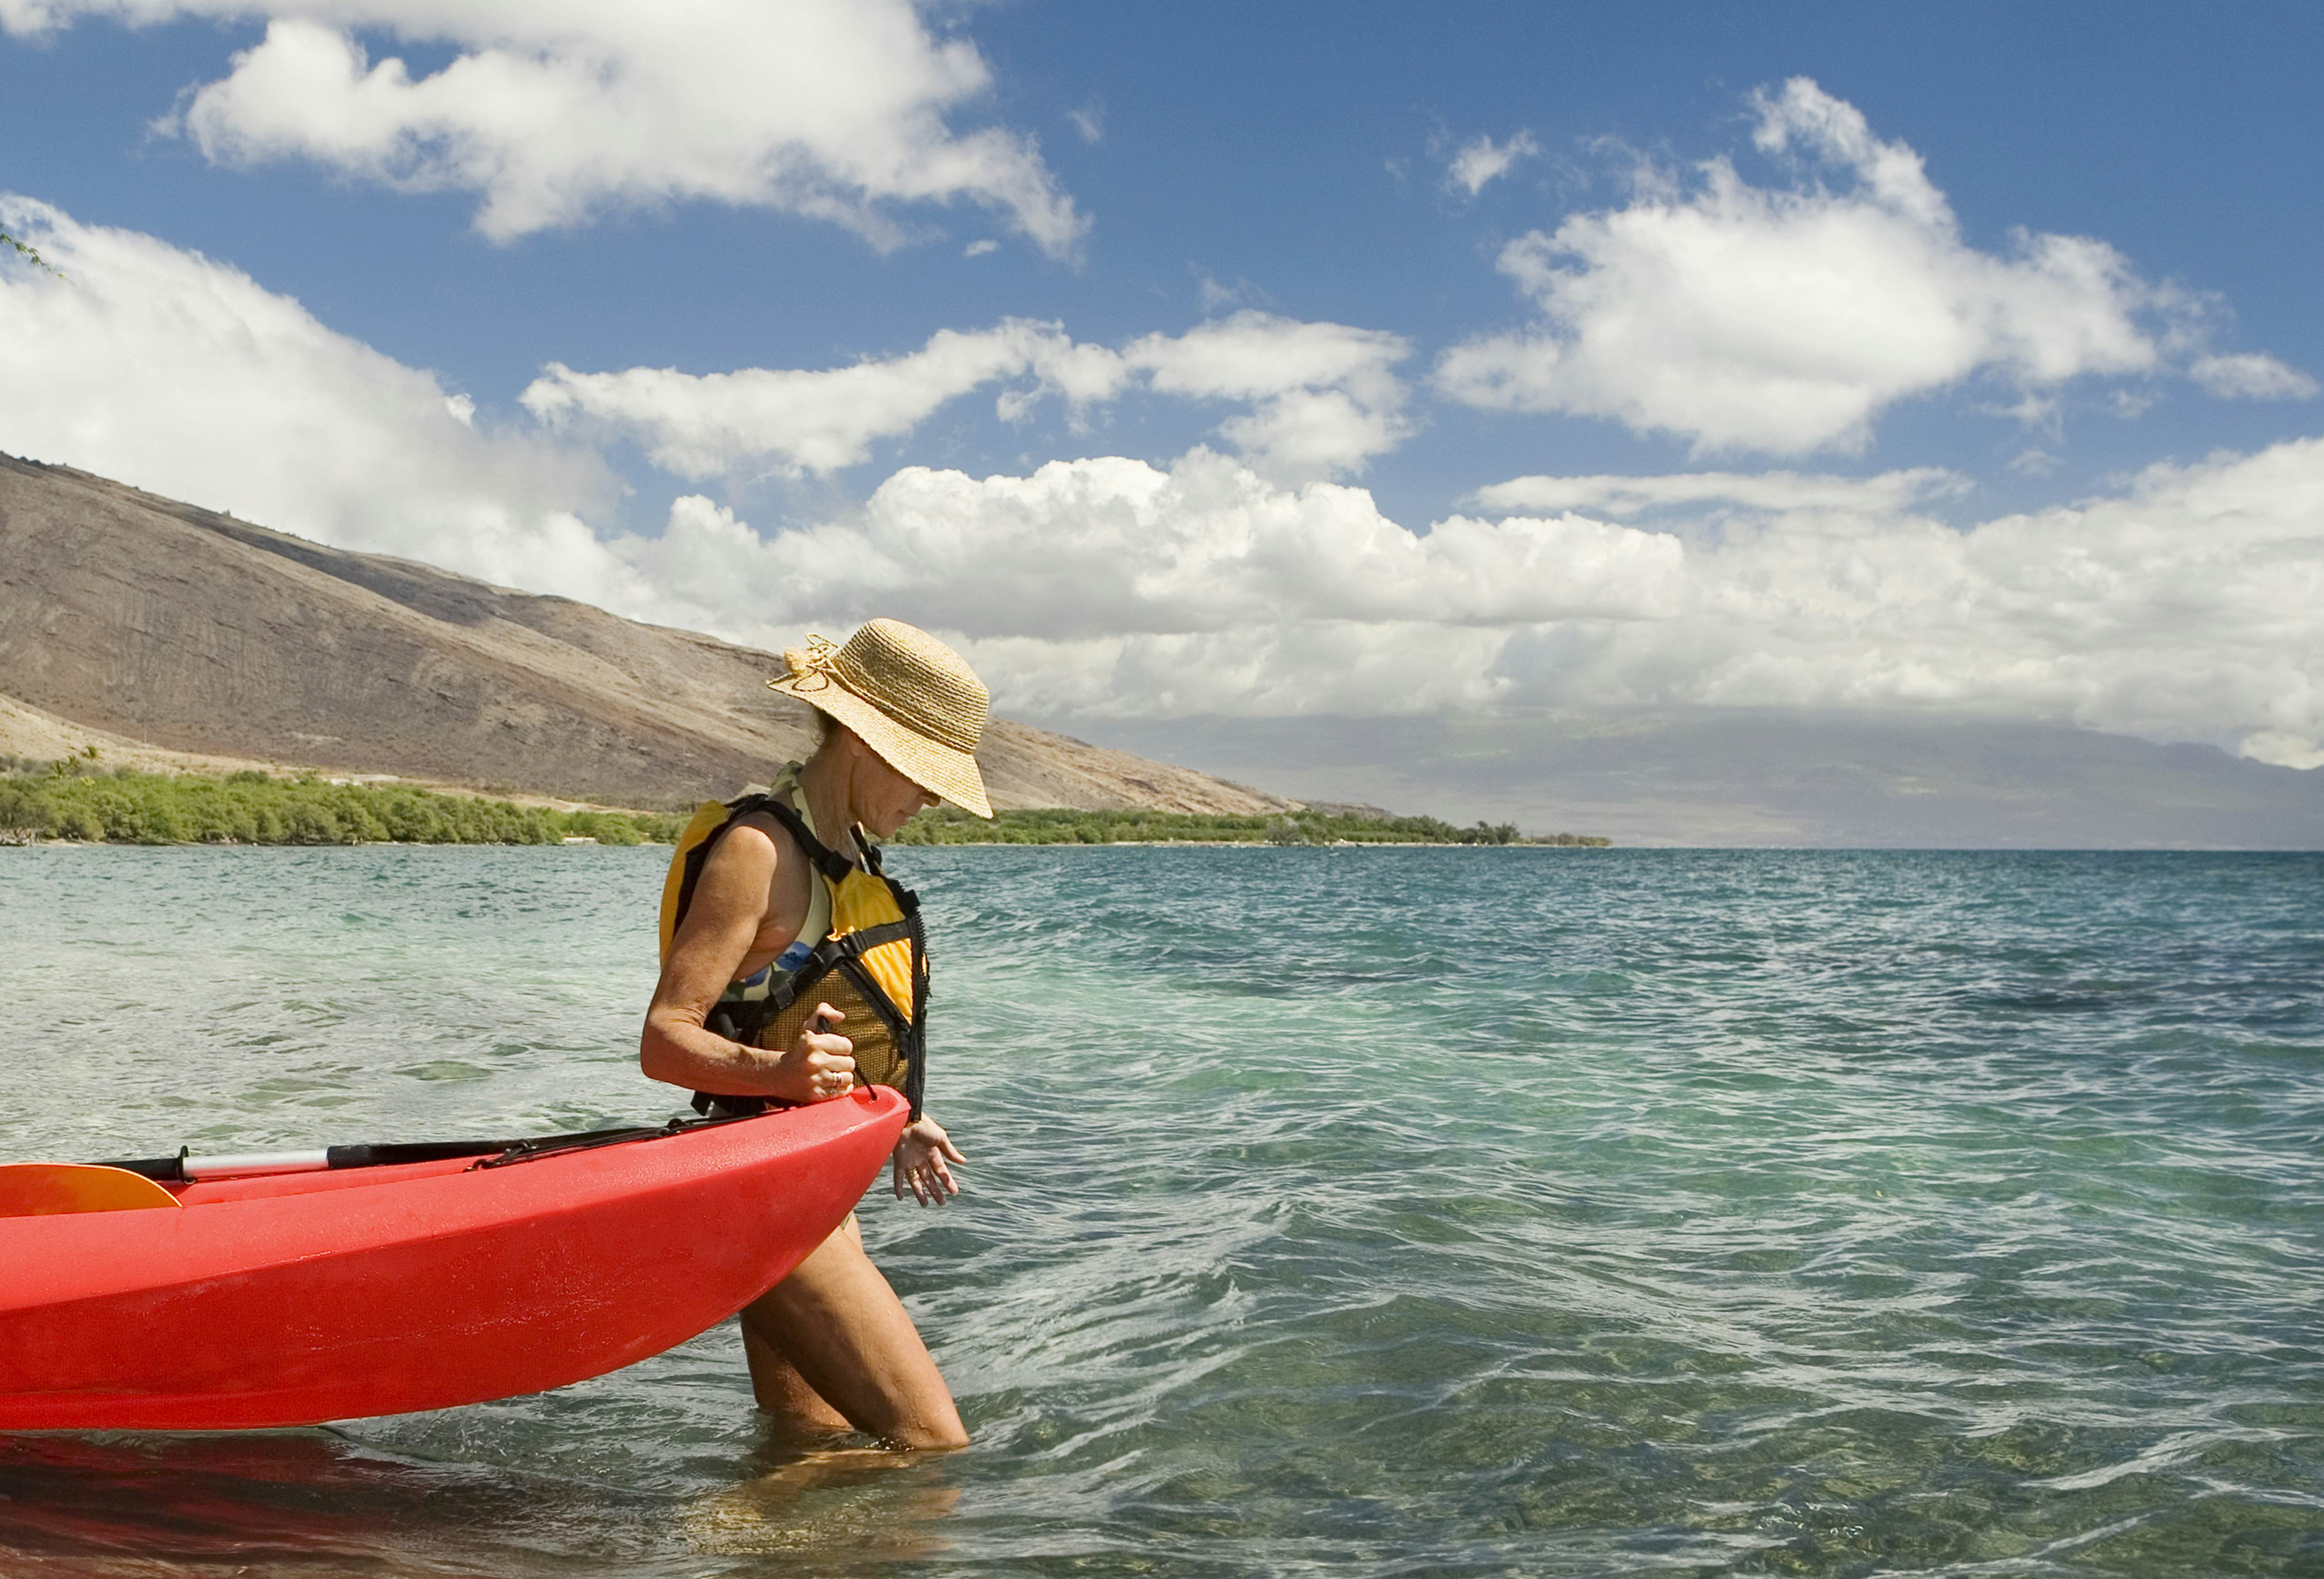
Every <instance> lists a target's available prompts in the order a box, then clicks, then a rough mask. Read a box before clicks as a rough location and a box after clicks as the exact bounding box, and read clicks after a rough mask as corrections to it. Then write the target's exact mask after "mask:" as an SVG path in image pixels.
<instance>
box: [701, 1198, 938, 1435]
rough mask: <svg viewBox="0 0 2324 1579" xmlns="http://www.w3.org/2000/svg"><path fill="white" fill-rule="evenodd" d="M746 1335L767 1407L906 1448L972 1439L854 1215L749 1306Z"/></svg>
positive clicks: (744, 1316)
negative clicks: (865, 1244) (871, 1254)
mask: <svg viewBox="0 0 2324 1579" xmlns="http://www.w3.org/2000/svg"><path fill="white" fill-rule="evenodd" d="M742 1341H743V1347H744V1350H745V1352H746V1353H748V1354H749V1355H750V1360H751V1382H752V1388H753V1390H755V1391H756V1392H757V1394H758V1398H759V1403H760V1406H761V1408H766V1409H770V1410H772V1411H773V1412H775V1413H777V1414H781V1415H786V1416H788V1417H790V1418H792V1419H793V1420H796V1421H798V1422H799V1423H801V1424H806V1425H815V1426H828V1427H837V1426H841V1425H848V1426H853V1427H855V1428H856V1429H857V1430H859V1431H866V1432H869V1433H870V1434H871V1435H872V1436H884V1437H886V1438H887V1439H888V1440H890V1441H891V1442H899V1443H901V1444H902V1445H905V1446H906V1447H964V1446H966V1445H968V1432H967V1430H966V1429H965V1428H964V1427H963V1426H962V1425H961V1423H960V1411H959V1410H958V1409H957V1408H954V1406H953V1401H952V1390H951V1389H949V1388H947V1387H946V1386H945V1380H944V1377H943V1376H942V1375H940V1374H939V1373H938V1372H937V1371H936V1362H935V1361H934V1360H932V1359H930V1358H929V1357H928V1351H927V1344H923V1343H921V1342H920V1334H919V1329H918V1328H917V1327H915V1326H914V1325H912V1318H911V1316H908V1314H906V1312H905V1310H904V1304H903V1301H902V1300H900V1299H898V1298H897V1297H896V1291H895V1289H893V1288H890V1287H889V1286H888V1279H885V1278H883V1277H881V1275H880V1269H879V1268H877V1267H875V1266H873V1265H872V1264H871V1257H869V1256H867V1255H865V1254H864V1253H863V1237H862V1232H861V1231H860V1230H859V1229H858V1228H857V1227H856V1226H855V1219H854V1218H853V1217H852V1216H851V1217H849V1218H848V1220H847V1222H846V1223H845V1224H844V1226H842V1227H841V1228H840V1229H839V1230H838V1231H837V1232H836V1233H834V1234H832V1236H831V1237H830V1238H829V1239H826V1240H825V1241H824V1242H822V1243H821V1244H819V1245H817V1246H816V1248H815V1250H814V1251H812V1252H811V1253H810V1254H809V1255H808V1256H807V1260H803V1261H801V1262H800V1263H799V1264H798V1268H797V1269H796V1270H793V1271H792V1273H791V1275H790V1276H789V1277H788V1278H785V1279H783V1280H782V1281H781V1282H779V1283H778V1284H776V1285H775V1287H774V1288H771V1289H770V1290H769V1291H768V1292H766V1293H765V1294H762V1295H761V1296H760V1297H758V1298H757V1299H755V1300H753V1301H752V1303H751V1304H750V1305H749V1306H748V1307H745V1308H744V1310H743V1312H742Z"/></svg>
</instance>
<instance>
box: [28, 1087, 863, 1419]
mask: <svg viewBox="0 0 2324 1579" xmlns="http://www.w3.org/2000/svg"><path fill="white" fill-rule="evenodd" d="M904 1114H905V1107H904V1103H903V1101H902V1099H901V1098H899V1097H898V1096H897V1095H896V1094H894V1093H892V1092H889V1091H886V1090H884V1089H882V1088H879V1087H874V1088H872V1089H871V1091H869V1092H866V1093H862V1094H858V1095H856V1096H853V1097H848V1098H844V1099H841V1100H839V1101H835V1102H827V1103H816V1104H815V1105H813V1106H811V1107H803V1108H793V1109H788V1110H785V1111H780V1112H777V1113H769V1114H766V1115H764V1116H762V1117H759V1118H753V1119H744V1120H738V1121H735V1122H731V1123H724V1124H717V1125H711V1126H705V1127H703V1128H699V1129H694V1130H688V1131H682V1132H679V1133H677V1134H671V1135H667V1136H656V1137H654V1138H652V1139H649V1140H633V1141H628V1142H624V1143H622V1144H619V1145H612V1146H603V1147H597V1148H593V1149H589V1150H574V1151H567V1152H562V1153H555V1154H550V1155H547V1156H543V1157H539V1158H538V1159H531V1160H527V1161H522V1162H517V1163H513V1164H510V1165H507V1166H502V1167H495V1168H476V1167H474V1166H472V1165H471V1164H469V1163H467V1162H466V1161H462V1160H457V1159H455V1160H450V1161H442V1162H428V1163H417V1164H411V1165H407V1166H404V1167H401V1168H361V1169H350V1170H347V1171H345V1172H341V1173H331V1174H306V1175H290V1176H280V1177H269V1178H253V1179H226V1180H219V1181H216V1182H205V1183H201V1184H194V1185H189V1186H185V1187H182V1188H181V1189H180V1190H179V1191H177V1192H176V1193H177V1194H178V1196H179V1200H180V1205H181V1207H182V1209H181V1210H176V1211H169V1210H147V1211H114V1212H98V1213H90V1214H81V1215H71V1216H33V1217H16V1218H6V1219H0V1430H59V1429H65V1430H89V1429H130V1430H217V1429H242V1428H251V1427H281V1426H300V1425H312V1424H315V1423H317V1422H319V1421H323V1420H337V1419H349V1418H354V1417H360V1416H365V1415H384V1414H402V1413H406V1412H409V1411H411V1410H417V1409H433V1408H447V1407H448V1406H451V1405H456V1404H466V1403H479V1402H483V1401H484V1400H486V1399H498V1398H508V1397H512V1396H514V1395H516V1394H520V1393H529V1392H539V1391H541V1390H546V1389H549V1388H553V1387H562V1386H564V1385H566V1384H567V1383H569V1382H574V1381H579V1380H584V1379H586V1378H588V1377H592V1376H598V1375H602V1374H604V1372H606V1371H613V1370H618V1369H619V1368H621V1367H622V1366H624V1365H628V1364H631V1363H632V1362H636V1361H639V1360H642V1359H645V1358H646V1357H648V1356H649V1355H652V1354H657V1353H661V1352H662V1351H663V1350H665V1349H669V1348H670V1347H672V1346H674V1345H676V1344H681V1343H684V1342H685V1341H686V1340H687V1339H688V1338H691V1337H693V1336H695V1335H696V1334H699V1333H701V1332H704V1331H705V1330H707V1329H708V1328H710V1327H711V1326H714V1325H716V1324H717V1323H718V1322H720V1321H722V1320H724V1319H725V1318H726V1317H727V1316H732V1315H733V1314H734V1313H735V1312H736V1311H737V1310H740V1309H741V1308H742V1307H743V1306H745V1305H747V1304H749V1303H750V1302H751V1301H752V1300H753V1299H755V1298H757V1297H759V1296H760V1295H761V1294H763V1293H765V1292H766V1291H767V1290H768V1289H769V1288H773V1287H774V1286H775V1284H777V1283H778V1282H780V1281H781V1280H782V1279H783V1278H784V1277H785V1276H786V1275H788V1273H789V1271H790V1270H791V1269H792V1268H793V1267H795V1266H797V1265H798V1263H799V1262H800V1261H801V1260H804V1259H805V1258H806V1256H807V1252H808V1251H812V1250H813V1249H814V1248H815V1247H816V1245H818V1244H820V1243H822V1242H823V1241H824V1239H825V1237H827V1236H828V1235H829V1234H830V1233H831V1232H832V1231H833V1230H834V1229H835V1228H837V1227H838V1226H839V1224H840V1223H842V1222H844V1220H845V1219H846V1216H847V1214H848V1213H849V1212H850V1211H851V1210H853V1207H854V1205H855V1203H856V1201H857V1200H858V1199H859V1198H860V1197H861V1196H862V1193H863V1191H864V1189H865V1188H866V1187H868V1186H869V1185H870V1184H871V1180H872V1178H873V1177H875V1176H876V1175H877V1174H878V1172H879V1169H880V1166H881V1163H882V1162H883V1161H884V1160H885V1159H886V1158H887V1156H888V1154H889V1152H890V1150H892V1148H893V1146H894V1144H895V1140H896V1137H897V1135H898V1134H899V1132H900V1131H901V1130H902V1127H903V1122H904Z"/></svg>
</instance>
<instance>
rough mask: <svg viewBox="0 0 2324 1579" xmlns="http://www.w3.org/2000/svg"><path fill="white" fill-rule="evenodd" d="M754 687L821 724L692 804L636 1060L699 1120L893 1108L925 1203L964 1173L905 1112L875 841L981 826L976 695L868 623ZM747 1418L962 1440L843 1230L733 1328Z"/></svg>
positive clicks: (917, 1193)
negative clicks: (790, 752)
mask: <svg viewBox="0 0 2324 1579" xmlns="http://www.w3.org/2000/svg"><path fill="white" fill-rule="evenodd" d="M783 658H784V661H785V662H786V663H787V664H788V667H789V672H788V673H787V674H785V675H784V676H783V677H782V678H780V679H771V680H769V681H768V682H767V683H768V684H769V685H770V686H771V687H772V688H775V689H776V690H779V691H782V692H785V693H787V694H788V695H790V696H794V697H798V698H799V699H801V700H802V701H805V702H807V703H810V704H812V705H813V706H815V707H816V708H817V709H819V710H820V711H821V712H822V714H823V716H824V717H823V725H824V735H823V741H822V743H821V744H820V745H818V746H817V747H816V751H815V753H814V754H813V755H811V756H810V757H808V758H807V761H806V762H804V763H798V764H793V765H791V766H789V767H787V768H786V769H785V770H784V771H783V772H782V773H780V774H779V775H778V776H777V779H776V781H775V783H774V784H773V785H772V786H771V787H770V788H768V789H763V790H760V789H753V790H752V791H750V792H747V793H745V794H744V795H743V796H742V797H741V798H740V799H736V800H733V801H729V802H727V803H725V804H724V805H720V804H718V803H716V802H713V803H711V804H710V805H707V806H705V807H704V808H702V810H701V812H700V813H698V814H697V815H696V817H695V819H694V822H693V824H692V825H690V826H688V827H687V831H686V834H685V835H684V836H683V837H681V838H680V840H679V842H678V854H677V856H676V858H675V859H673V861H672V862H671V863H670V873H669V884H668V886H667V888H666V890H665V891H664V894H663V900H662V967H661V981H660V983H659V984H658V985H657V986H656V987H655V988H654V995H653V1002H652V1004H651V1006H650V1007H649V1008H648V1009H647V1011H646V1026H645V1035H644V1037H643V1039H642V1043H641V1049H640V1055H639V1061H640V1062H641V1065H642V1066H643V1067H644V1069H645V1072H646V1073H647V1074H648V1075H649V1076H652V1077H653V1078H654V1079H656V1080H666V1081H669V1082H670V1083H671V1084H672V1085H687V1086H691V1087H693V1088H694V1090H695V1092H696V1096H695V1105H696V1108H698V1109H701V1110H702V1111H704V1112H716V1113H754V1112H757V1111H759V1110H761V1108H763V1107H764V1106H765V1105H766V1104H767V1103H768V1102H769V1101H770V1100H771V1101H774V1102H783V1103H814V1102H829V1101H831V1100H833V1099H834V1098H836V1097H842V1096H844V1095H846V1094H848V1093H849V1092H850V1091H852V1090H853V1089H854V1088H855V1084H856V1082H857V1081H858V1080H859V1079H860V1080H865V1081H874V1082H878V1083H880V1084H881V1085H894V1086H896V1087H897V1088H898V1089H899V1090H901V1091H902V1092H903V1093H904V1094H905V1096H906V1097H907V1099H908V1101H909V1102H910V1103H911V1109H912V1115H911V1123H910V1125H909V1126H908V1128H907V1129H906V1130H905V1131H904V1133H903V1137H902V1139H901V1140H899V1141H898V1142H897V1144H896V1154H895V1163H894V1174H895V1180H894V1182H895V1191H896V1196H897V1198H898V1199H899V1200H900V1199H901V1198H902V1197H903V1195H904V1192H905V1191H906V1190H909V1191H910V1192H911V1193H912V1195H913V1196H914V1197H915V1198H917V1199H918V1201H919V1202H920V1204H921V1205H942V1204H943V1203H944V1202H945V1200H947V1199H948V1198H950V1197H951V1196H953V1195H954V1193H955V1192H956V1191H957V1190H958V1189H959V1186H958V1185H957V1184H956V1183H955V1182H954V1178H953V1175H952V1169H951V1167H950V1164H952V1163H955V1162H960V1161H963V1160H964V1158H963V1157H962V1156H961V1154H960V1152H959V1151H957V1150H954V1147H953V1144H952V1142H951V1140H948V1139H946V1138H945V1132H944V1130H943V1129H942V1128H941V1127H940V1126H939V1125H938V1124H937V1123H936V1122H935V1121H934V1120H933V1119H930V1118H927V1116H925V1115H924V1114H923V1113H921V1112H920V1110H919V1109H920V1104H919V1093H920V1079H921V1074H922V1067H923V1065H924V1063H925V1057H924V1054H923V1048H922V1046H921V1041H922V1036H923V1030H924V1025H923V1021H924V1016H925V1013H926V1010H927V955H926V953H925V948H924V944H923V941H922V938H921V935H920V927H919V918H918V906H917V904H916V903H915V902H914V900H913V899H912V896H911V895H910V894H909V893H908V892H907V891H904V890H902V889H899V888H898V887H896V886H895V885H894V884H893V883H891V882H889V881H888V880H887V879H886V878H885V877H884V876H883V875H881V872H880V866H879V858H878V855H877V854H876V852H875V851H874V850H873V849H872V847H871V844H870V842H869V841H868V840H867V839H866V838H865V837H864V836H865V835H866V834H867V833H868V834H870V835H871V836H874V837H880V838H884V837H886V836H889V835H890V834H892V833H894V832H895V831H896V830H897V829H898V828H899V827H901V826H903V825H904V823H905V822H906V821H907V820H908V819H909V818H910V817H911V816H912V814H913V813H915V812H917V811H918V810H920V809H921V808H924V807H927V806H933V805H935V804H936V801H938V800H939V799H943V800H949V801H951V802H952V803H953V804H954V805H955V806H958V807H961V808H964V809H965V810H968V811H973V812H974V813H975V814H976V815H978V816H979V817H991V815H992V808H991V806H990V805H989V804H988V803H987V801H986V799H985V795H984V781H983V779H982V777H981V776H980V775H979V774H978V772H977V770H976V758H975V755H974V753H975V750H976V743H977V740H978V737H979V736H980V735H981V734H982V733H983V730H984V723H985V716H986V709H987V697H986V693H985V689H984V686H983V684H982V682H981V681H980V680H978V679H977V678H976V676H975V674H974V673H973V672H972V671H971V670H970V669H969V667H968V665H967V664H965V663H964V662H963V661H961V660H960V658H959V656H958V655H957V654H955V653H954V652H953V651H952V650H951V649H950V648H947V647H945V645H944V644H943V643H942V642H938V641H936V639H935V638H934V637H932V636H929V635H928V634H927V633H925V632H922V631H918V630H915V629H914V628H913V627H912V626H910V625H907V624H902V623H898V622H897V621H894V620H873V621H872V622H871V623H869V624H867V625H865V626H864V627H863V628H862V630H860V631H858V632H856V633H855V634H854V635H853V636H851V637H850V638H848V641H847V643H846V645H845V646H844V647H840V648H836V649H835V648H833V647H831V646H830V645H829V643H827V642H822V641H821V640H820V639H817V638H810V640H809V644H808V647H807V649H806V650H805V651H789V652H786V653H785V654H784V655H783ZM742 1343H743V1349H744V1352H745V1353H747V1354H748V1356H749V1358H750V1362H751V1385H752V1390H754V1391H755V1392H756V1393H757V1395H758V1399H759V1404H760V1407H761V1408H765V1409H767V1410H769V1411H770V1412H772V1413H774V1414H776V1415H779V1416H781V1417H785V1418H786V1419H788V1420H789V1421H791V1422H793V1423H795V1424H798V1425H804V1426H809V1427H821V1428H825V1429H835V1430H844V1429H845V1428H847V1427H854V1428H855V1429H857V1430H860V1431H866V1432H869V1433H871V1435H873V1436H882V1437H885V1438H887V1439H888V1440H890V1441H891V1442H896V1443H900V1444H902V1445H905V1446H907V1447H959V1446H963V1445H965V1444H966V1443H967V1441H968V1433H967V1431H966V1430H965V1429H964V1428H963V1427H962V1426H961V1423H960V1412H959V1410H958V1409H956V1408H954V1406H953V1399H952V1392H951V1390H950V1389H948V1388H946V1387H945V1380H944V1378H943V1376H941V1375H940V1374H938V1373H937V1371H936V1362H935V1361H934V1360H932V1359H930V1358H929V1357H928V1351H927V1345H926V1344H923V1343H921V1341H920V1334H919V1332H918V1329H917V1328H915V1327H914V1326H913V1325H912V1318H911V1317H910V1316H908V1315H907V1314H906V1313H905V1310H904V1307H903V1303H902V1301H900V1300H899V1299H898V1298H897V1297H896V1291H895V1290H894V1289H893V1288H890V1287H889V1285H888V1279H885V1278H884V1277H882V1276H881V1274H880V1269H879V1268H877V1267H875V1266H873V1265H872V1264H871V1258H870V1257H868V1256H866V1255H865V1254H864V1253H863V1238H862V1233H861V1232H860V1231H859V1230H858V1228H857V1227H856V1223H855V1219H854V1217H853V1215H850V1216H849V1218H848V1219H847V1221H846V1222H845V1223H844V1224H842V1225H841V1226H840V1228H839V1230H838V1231H837V1232H836V1233H833V1234H832V1236H831V1237H830V1238H829V1239H827V1240H825V1241H824V1242H823V1243H822V1244H821V1245H820V1246H818V1247H817V1248H816V1250H815V1251H813V1252H811V1253H810V1254H809V1255H808V1256H807V1260H804V1261H801V1262H800V1263H799V1265H798V1269H797V1270H794V1271H793V1272H792V1273H791V1275H790V1276H789V1277H788V1278H786V1279H783V1280H782V1281H781V1282H780V1283H779V1284H777V1285H776V1286H775V1288H773V1289H772V1290H770V1292H768V1293H767V1294H765V1295H762V1296H761V1297H760V1298H759V1299H757V1300H756V1301H755V1302H753V1303H752V1305H751V1306H749V1307H747V1308H745V1309H744V1310H743V1312H742Z"/></svg>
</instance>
